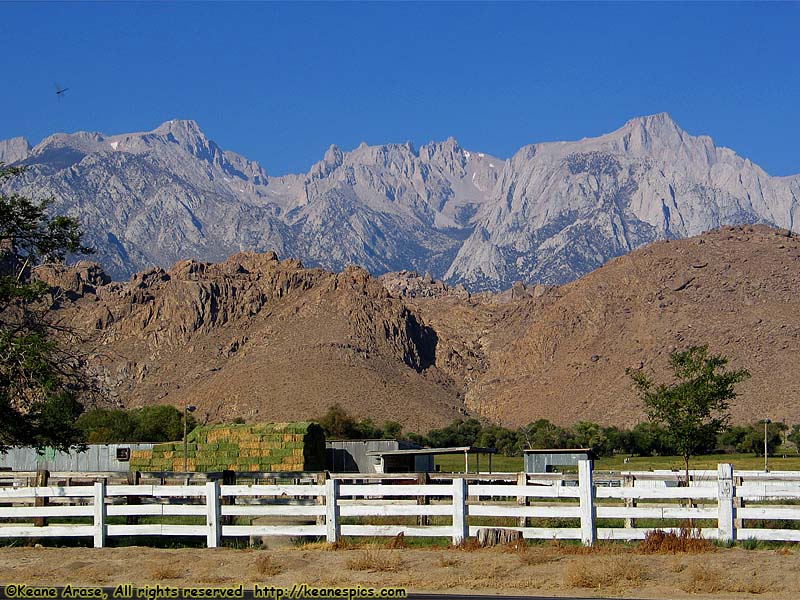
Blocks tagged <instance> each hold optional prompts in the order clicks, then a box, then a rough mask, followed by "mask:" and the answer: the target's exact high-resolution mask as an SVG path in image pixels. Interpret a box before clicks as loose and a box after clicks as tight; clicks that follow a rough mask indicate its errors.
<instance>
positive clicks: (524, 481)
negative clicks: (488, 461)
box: [489, 454, 530, 527]
mask: <svg viewBox="0 0 800 600" xmlns="http://www.w3.org/2000/svg"><path fill="white" fill-rule="evenodd" d="M489 456H491V454H490V455H489ZM517 485H518V486H521V487H525V486H527V485H528V474H527V473H524V472H523V473H517ZM517 504H518V505H519V506H529V505H530V498H529V497H528V496H517ZM518 525H519V526H520V527H527V526H528V517H520V518H519V522H518Z"/></svg>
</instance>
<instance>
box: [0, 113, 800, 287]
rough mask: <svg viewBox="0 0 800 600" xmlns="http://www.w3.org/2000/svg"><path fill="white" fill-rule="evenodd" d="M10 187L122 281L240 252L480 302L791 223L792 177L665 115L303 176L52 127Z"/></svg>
mask: <svg viewBox="0 0 800 600" xmlns="http://www.w3.org/2000/svg"><path fill="white" fill-rule="evenodd" d="M0 160H1V161H3V162H6V163H14V164H27V165H29V170H28V172H27V173H26V174H25V175H24V176H23V177H22V178H17V179H16V180H15V181H11V182H6V184H5V185H6V186H13V188H14V189H16V190H17V191H20V192H22V193H26V194H28V195H31V196H34V197H45V196H52V197H54V198H55V199H56V205H55V209H56V210H59V211H62V212H66V213H68V214H70V215H73V216H75V217H77V218H79V219H80V220H81V222H82V223H83V224H84V227H85V229H86V231H87V241H88V242H89V243H90V244H91V245H93V246H94V247H96V248H97V249H98V259H99V260H100V262H101V263H102V264H103V266H104V268H105V269H106V270H107V271H108V272H109V273H110V274H111V275H112V276H113V277H115V278H117V279H123V278H127V277H129V276H130V275H131V274H132V273H134V272H136V271H138V270H140V269H142V268H148V267H151V266H162V267H166V266H168V265H170V264H172V263H174V262H176V261H178V260H182V259H187V258H195V259H199V260H210V261H220V260H224V258H225V257H227V256H228V255H230V254H233V253H235V252H239V251H243V250H252V251H258V252H263V251H267V250H275V251H276V252H278V253H279V254H280V255H281V256H293V257H299V258H300V259H302V260H303V261H304V262H306V263H307V264H310V265H314V266H320V267H323V268H327V269H331V270H341V269H342V268H344V266H346V265H347V264H359V265H361V266H363V267H365V268H366V269H368V270H369V271H370V272H372V273H373V274H376V275H377V274H381V273H384V272H387V271H399V270H403V269H412V270H416V271H420V272H429V273H431V274H432V275H433V276H434V277H437V278H442V279H444V280H445V281H447V282H448V283H452V284H457V283H461V284H464V285H465V286H466V287H467V288H468V289H470V290H472V291H477V290H482V289H490V290H497V289H502V288H507V287H509V286H510V285H511V284H512V283H513V282H515V281H518V280H522V281H526V282H529V283H536V282H542V283H547V284H561V283H566V282H568V281H571V280H573V279H575V278H576V277H578V276H580V275H582V274H585V273H587V272H589V271H590V270H592V269H593V268H596V267H597V266H599V265H601V264H603V263H604V262H605V261H607V260H608V259H610V258H612V257H614V256H618V255H621V254H625V253H627V252H629V251H631V250H632V249H634V248H637V247H639V246H641V245H643V244H645V243H647V242H650V241H654V240H657V239H675V238H681V237H686V236H690V235H695V234H697V233H700V232H702V231H705V230H708V229H712V228H714V227H718V226H720V225H724V224H741V223H767V224H770V225H774V226H778V227H786V228H794V227H795V225H796V222H797V219H798V217H800V208H798V198H800V176H794V177H770V176H769V175H768V174H766V173H765V172H764V171H763V170H762V169H760V168H759V167H757V166H756V165H753V164H752V163H751V162H750V161H749V160H746V159H742V158H740V157H739V156H737V155H736V154H735V153H734V152H733V151H731V150H728V149H726V148H720V147H717V146H715V145H714V144H713V141H712V140H711V139H710V138H708V137H706V136H699V137H696V136H691V135H689V134H687V133H686V132H684V131H682V130H681V129H680V128H679V127H678V126H677V125H676V124H675V123H674V122H673V121H672V120H671V119H670V118H669V116H668V115H666V114H665V113H662V114H659V115H653V116H649V117H641V118H637V119H632V120H631V121H629V122H628V123H626V124H625V125H624V126H623V127H622V128H620V129H619V130H617V131H614V132H612V133H609V134H606V135H603V136H600V137H597V138H588V139H584V140H579V141H575V142H550V143H542V144H536V145H532V146H526V147H524V148H522V149H520V150H519V151H518V152H517V153H516V154H515V155H514V156H513V157H512V158H511V159H509V160H507V161H501V160H500V159H497V158H494V157H491V156H488V155H485V154H482V153H476V152H470V151H467V150H465V149H463V148H461V147H460V146H459V145H458V143H457V142H456V141H455V140H453V139H452V138H451V139H448V140H446V141H445V142H441V143H435V142H431V143H429V144H426V145H424V146H422V147H420V148H419V149H415V148H414V147H413V146H412V145H411V144H389V145H381V146H367V145H366V144H362V145H360V146H359V147H357V148H355V149H354V150H352V151H350V152H343V151H342V150H340V149H339V148H337V147H335V146H331V148H330V149H329V150H328V151H327V152H326V153H325V156H324V157H323V159H322V160H321V161H319V162H318V163H317V164H315V165H313V166H312V167H311V169H310V170H309V172H308V173H306V174H305V175H286V176H281V177H272V176H268V175H267V173H266V171H265V170H264V169H263V168H262V167H260V166H259V165H258V164H257V163H255V162H252V161H248V160H247V159H245V158H243V157H241V156H239V155H237V154H235V153H233V152H229V151H225V150H222V149H221V148H219V147H218V146H217V145H216V144H215V143H214V142H213V141H211V140H208V139H207V138H206V136H205V135H204V134H203V133H202V131H201V130H200V128H199V127H198V126H197V124H196V123H194V122H193V121H180V120H173V121H168V122H166V123H164V124H163V125H161V126H160V127H158V128H157V129H155V130H153V131H151V132H145V133H133V134H122V135H113V136H106V135H103V134H99V133H76V134H72V135H65V134H57V135H53V136H50V137H49V138H47V139H45V140H43V141H42V142H41V143H40V144H38V145H36V146H35V147H33V148H31V147H30V145H29V144H28V142H27V141H25V140H24V139H22V138H15V139H13V140H8V141H5V142H0Z"/></svg>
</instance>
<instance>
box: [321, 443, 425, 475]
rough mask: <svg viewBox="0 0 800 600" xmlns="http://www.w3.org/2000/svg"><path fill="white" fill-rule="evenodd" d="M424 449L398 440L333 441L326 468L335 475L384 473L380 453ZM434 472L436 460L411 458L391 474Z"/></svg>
mask: <svg viewBox="0 0 800 600" xmlns="http://www.w3.org/2000/svg"><path fill="white" fill-rule="evenodd" d="M420 448H422V446H419V445H417V444H413V443H411V442H404V441H398V440H329V441H327V442H325V468H326V469H327V470H328V471H330V472H332V473H382V472H384V471H379V470H378V467H379V466H380V465H381V464H382V461H381V459H380V456H379V455H378V454H376V453H384V452H396V451H398V450H416V449H420ZM429 471H433V457H430V456H429V457H424V456H423V457H418V458H414V457H409V458H407V459H405V460H404V461H402V464H400V465H398V468H396V469H393V470H392V471H391V472H394V473H398V472H402V473H418V472H429Z"/></svg>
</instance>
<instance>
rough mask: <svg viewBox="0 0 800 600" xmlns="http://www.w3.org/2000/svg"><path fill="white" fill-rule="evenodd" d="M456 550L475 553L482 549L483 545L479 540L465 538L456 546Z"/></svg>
mask: <svg viewBox="0 0 800 600" xmlns="http://www.w3.org/2000/svg"><path fill="white" fill-rule="evenodd" d="M454 548H455V549H456V550H462V551H464V552H475V551H476V550H480V549H481V545H480V542H478V540H477V538H464V539H463V540H461V541H460V542H459V543H458V544H456V545H455V546H454Z"/></svg>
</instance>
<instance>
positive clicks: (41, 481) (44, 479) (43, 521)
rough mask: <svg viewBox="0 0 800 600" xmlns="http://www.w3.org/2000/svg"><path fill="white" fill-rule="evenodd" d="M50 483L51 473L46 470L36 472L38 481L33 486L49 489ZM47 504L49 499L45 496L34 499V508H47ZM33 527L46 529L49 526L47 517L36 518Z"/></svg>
mask: <svg viewBox="0 0 800 600" xmlns="http://www.w3.org/2000/svg"><path fill="white" fill-rule="evenodd" d="M49 481H50V471H48V470H46V469H45V470H43V471H37V472H36V479H35V480H34V482H33V485H34V486H36V487H47V484H48V483H49ZM47 504H48V502H47V498H45V497H44V496H36V498H34V499H33V505H34V506H47ZM33 525H34V527H44V526H45V525H47V517H35V518H34V519H33Z"/></svg>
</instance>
